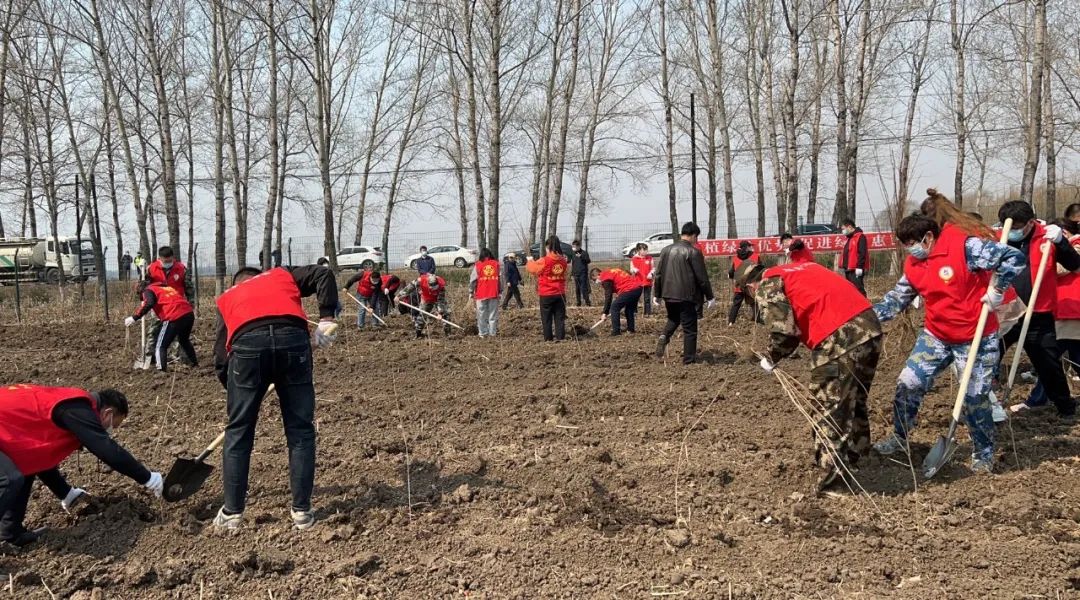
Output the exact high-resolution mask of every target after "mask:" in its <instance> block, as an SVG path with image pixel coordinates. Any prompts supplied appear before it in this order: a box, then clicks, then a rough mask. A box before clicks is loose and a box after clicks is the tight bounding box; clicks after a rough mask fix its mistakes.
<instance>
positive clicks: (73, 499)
mask: <svg viewBox="0 0 1080 600" xmlns="http://www.w3.org/2000/svg"><path fill="white" fill-rule="evenodd" d="M86 498H87V496H86V490H83V489H80V488H76V487H73V488H71V491H69V492H68V493H67V496H64V499H63V500H61V501H60V506H61V507H63V509H64V510H65V511H66V512H71V509H72V508H75V505H76V504H78V503H80V502H82V501H83V500H85V499H86Z"/></svg>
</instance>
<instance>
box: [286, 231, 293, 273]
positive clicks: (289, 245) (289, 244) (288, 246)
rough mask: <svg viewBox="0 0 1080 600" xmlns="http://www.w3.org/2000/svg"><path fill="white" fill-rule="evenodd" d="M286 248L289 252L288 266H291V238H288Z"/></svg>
mask: <svg viewBox="0 0 1080 600" xmlns="http://www.w3.org/2000/svg"><path fill="white" fill-rule="evenodd" d="M286 248H288V250H289V265H290V266H291V265H293V264H294V263H293V261H292V238H289V243H288V245H287V246H286Z"/></svg>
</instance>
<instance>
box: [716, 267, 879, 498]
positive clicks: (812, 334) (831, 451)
mask: <svg viewBox="0 0 1080 600" xmlns="http://www.w3.org/2000/svg"><path fill="white" fill-rule="evenodd" d="M735 285H737V286H739V287H741V288H743V289H744V290H746V292H747V293H748V294H750V295H751V296H753V298H754V302H755V304H756V305H757V306H758V307H759V310H760V313H761V314H762V316H763V317H764V321H765V328H766V330H767V331H768V332H769V348H768V351H767V354H766V355H765V356H763V357H762V358H761V368H762V369H764V370H765V372H766V373H771V372H772V371H773V369H775V368H776V363H777V362H778V361H779V360H780V359H782V358H786V357H788V356H791V354H792V353H794V352H795V350H796V349H798V347H799V344H800V343H802V344H804V345H805V346H806V347H807V348H809V349H810V351H811V352H810V366H811V371H810V393H811V394H812V395H813V397H814V404H815V405H816V407H817V410H813V411H811V412H812V413H814V418H815V420H816V424H815V427H814V462H815V464H816V465H817V466H818V468H819V469H821V475H820V476H819V477H818V479H817V481H816V483H815V486H814V491H815V492H816V493H820V492H824V491H826V490H827V489H828V488H830V487H832V486H833V485H835V484H839V483H840V482H842V481H843V480H844V479H843V478H844V477H847V476H849V475H850V473H851V472H852V471H854V470H855V468H856V465H857V463H858V461H859V459H860V458H862V457H863V456H865V455H866V454H867V452H868V451H869V450H870V419H869V414H868V412H867V408H866V398H867V395H868V393H869V390H870V384H872V383H873V381H874V373H875V371H876V370H877V364H878V359H879V357H880V356H881V325H880V323H878V318H877V316H875V315H874V311H873V308H872V307H871V306H870V302H869V301H868V300H867V299H866V298H865V297H863V296H862V294H860V293H859V291H858V290H856V289H855V288H854V287H853V286H851V285H849V284H848V283H847V282H846V281H845V280H844V278H843V277H842V276H840V275H838V274H836V273H833V272H832V271H830V270H829V269H826V268H825V267H823V266H821V265H819V264H817V263H813V262H802V263H788V264H785V265H780V266H777V267H772V268H770V269H765V268H764V267H762V266H761V265H758V264H755V263H752V262H749V261H746V262H744V263H742V265H740V266H739V269H738V271H737V272H736V274H735ZM852 484H854V482H847V485H848V486H849V487H850V486H851V485H852Z"/></svg>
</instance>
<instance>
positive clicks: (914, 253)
mask: <svg viewBox="0 0 1080 600" xmlns="http://www.w3.org/2000/svg"><path fill="white" fill-rule="evenodd" d="M904 250H906V251H907V253H908V254H910V255H911V257H912V258H914V259H915V260H926V259H927V258H928V257H929V256H930V249H929V248H927V246H926V238H925V237H924V238H923V239H922V241H921V242H918V243H915V244H912V245H910V246H904Z"/></svg>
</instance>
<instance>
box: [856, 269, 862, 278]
mask: <svg viewBox="0 0 1080 600" xmlns="http://www.w3.org/2000/svg"><path fill="white" fill-rule="evenodd" d="M862 275H863V270H862V269H855V276H856V277H862Z"/></svg>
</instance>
